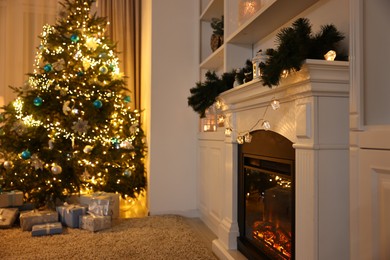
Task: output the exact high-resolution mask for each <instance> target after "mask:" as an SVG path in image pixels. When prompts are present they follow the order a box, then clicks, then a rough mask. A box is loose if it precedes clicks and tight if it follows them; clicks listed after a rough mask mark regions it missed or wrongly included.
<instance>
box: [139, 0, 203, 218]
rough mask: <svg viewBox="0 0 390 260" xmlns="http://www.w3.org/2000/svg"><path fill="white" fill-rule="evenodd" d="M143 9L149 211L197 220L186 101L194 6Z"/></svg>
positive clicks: (193, 127) (192, 127)
mask: <svg viewBox="0 0 390 260" xmlns="http://www.w3.org/2000/svg"><path fill="white" fill-rule="evenodd" d="M142 9H143V21H142V26H143V42H144V43H143V44H142V47H141V48H143V50H142V55H143V57H142V70H143V75H142V83H141V84H142V95H143V99H142V101H141V102H142V104H141V106H142V107H143V109H145V119H146V121H145V124H144V125H145V129H146V134H147V138H148V146H149V152H148V164H147V165H148V167H147V172H148V185H149V187H148V206H149V212H150V214H151V215H156V214H164V213H177V214H182V215H187V216H196V215H197V209H196V208H197V205H196V198H197V194H196V133H197V129H198V125H197V124H198V120H197V114H196V113H195V112H193V111H192V109H191V108H190V107H188V105H187V97H188V96H189V94H190V92H189V89H190V88H191V87H193V86H195V82H196V81H197V64H198V59H199V58H198V56H199V55H198V48H197V46H198V36H197V35H198V34H197V30H198V29H197V24H196V23H195V22H194V21H196V20H197V15H198V13H199V12H198V11H196V10H198V4H197V1H192V0H186V1H183V0H167V1H161V0H146V1H142ZM148 41H150V42H148ZM149 44H150V45H149Z"/></svg>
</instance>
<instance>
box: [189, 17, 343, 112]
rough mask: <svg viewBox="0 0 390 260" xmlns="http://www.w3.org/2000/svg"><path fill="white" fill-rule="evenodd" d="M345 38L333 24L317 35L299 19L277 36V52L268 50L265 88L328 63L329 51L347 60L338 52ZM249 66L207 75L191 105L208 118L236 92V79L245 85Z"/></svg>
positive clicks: (264, 65)
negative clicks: (310, 65)
mask: <svg viewBox="0 0 390 260" xmlns="http://www.w3.org/2000/svg"><path fill="white" fill-rule="evenodd" d="M344 38H345V37H344V35H343V34H342V33H341V32H339V31H338V30H337V29H336V27H335V26H334V25H332V24H329V25H324V26H321V30H320V31H319V32H318V33H317V34H314V35H313V33H312V29H311V24H310V22H309V20H308V19H307V18H299V19H297V20H296V21H295V22H293V24H292V26H291V27H288V28H283V29H281V30H280V32H279V33H278V34H277V35H276V44H277V48H276V49H272V48H270V49H267V50H266V52H265V53H266V55H268V58H267V60H266V62H265V63H263V62H262V63H260V69H261V72H262V75H261V81H262V84H263V86H268V87H270V88H271V87H272V86H277V85H279V83H280V79H281V77H282V75H283V74H285V73H286V72H287V73H289V72H293V71H299V70H300V69H301V67H302V65H303V63H304V61H305V60H306V59H324V55H325V54H326V53H327V52H328V51H329V50H335V51H336V52H337V53H338V54H337V56H336V60H347V55H345V54H342V53H341V51H340V50H338V49H339V48H338V43H339V42H340V41H341V40H343V39H344ZM248 66H251V62H250V61H249V60H248V61H247V62H246V67H245V68H243V69H241V70H234V71H232V72H227V73H224V74H223V75H222V76H221V77H218V76H217V75H216V73H215V72H212V71H207V72H206V80H205V82H197V83H196V86H195V87H194V88H191V89H190V93H191V96H190V97H188V105H189V106H191V107H192V108H193V109H194V111H195V112H197V113H198V114H199V115H200V117H205V111H206V110H207V109H208V108H209V107H210V106H212V105H213V104H214V103H215V102H216V99H217V97H218V96H219V94H220V93H222V92H224V91H226V90H229V89H231V88H233V84H234V80H235V78H239V79H240V80H239V81H241V82H240V83H241V84H242V83H243V81H242V73H243V72H244V71H246V70H248ZM238 73H240V74H241V75H239V74H238Z"/></svg>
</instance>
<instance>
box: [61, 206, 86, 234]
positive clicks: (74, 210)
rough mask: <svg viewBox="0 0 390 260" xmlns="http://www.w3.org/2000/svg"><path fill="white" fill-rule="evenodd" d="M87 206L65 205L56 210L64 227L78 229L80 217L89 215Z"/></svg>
mask: <svg viewBox="0 0 390 260" xmlns="http://www.w3.org/2000/svg"><path fill="white" fill-rule="evenodd" d="M87 209H88V207H87V206H81V205H76V204H70V205H69V204H64V205H63V206H58V207H57V208H56V210H57V212H58V215H59V218H60V221H61V223H62V224H63V225H65V226H68V227H71V228H78V227H79V222H80V221H79V220H80V216H82V215H85V214H86V213H87Z"/></svg>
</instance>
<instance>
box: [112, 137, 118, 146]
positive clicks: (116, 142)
mask: <svg viewBox="0 0 390 260" xmlns="http://www.w3.org/2000/svg"><path fill="white" fill-rule="evenodd" d="M111 144H113V145H115V144H119V140H118V138H116V137H113V138H111Z"/></svg>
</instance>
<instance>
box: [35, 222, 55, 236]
mask: <svg viewBox="0 0 390 260" xmlns="http://www.w3.org/2000/svg"><path fill="white" fill-rule="evenodd" d="M61 233H62V224H61V223H60V222H54V223H46V224H40V225H34V226H33V227H32V231H31V234H32V236H34V237H35V236H45V235H54V234H61Z"/></svg>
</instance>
